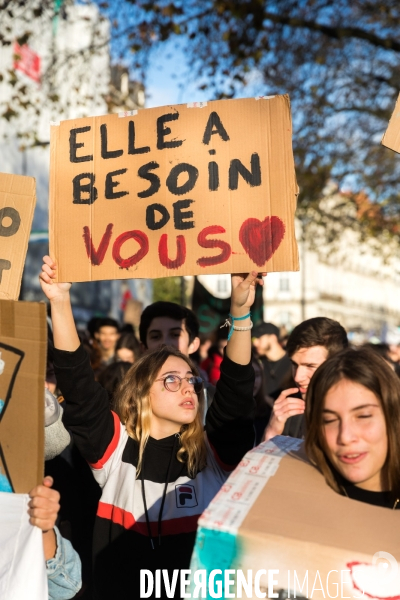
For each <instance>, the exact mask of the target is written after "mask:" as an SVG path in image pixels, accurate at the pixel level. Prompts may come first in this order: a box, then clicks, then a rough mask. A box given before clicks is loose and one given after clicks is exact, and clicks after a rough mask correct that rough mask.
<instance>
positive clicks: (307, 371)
mask: <svg viewBox="0 0 400 600" xmlns="http://www.w3.org/2000/svg"><path fill="white" fill-rule="evenodd" d="M327 358H328V350H327V349H326V348H325V347H324V346H311V348H300V350H297V352H295V353H294V354H293V355H292V356H291V357H290V360H291V363H292V368H293V378H294V380H295V382H296V384H297V386H298V388H299V390H300V393H301V395H302V397H303V400H305V398H306V393H307V388H308V385H309V383H310V381H311V377H312V376H313V375H314V373H315V371H316V370H317V369H318V367H319V366H320V365H322V363H323V362H325V361H326V359H327Z"/></svg>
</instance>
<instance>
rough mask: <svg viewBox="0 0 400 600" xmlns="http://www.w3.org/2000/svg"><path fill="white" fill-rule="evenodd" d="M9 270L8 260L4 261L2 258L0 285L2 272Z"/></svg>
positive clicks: (0, 260)
mask: <svg viewBox="0 0 400 600" xmlns="http://www.w3.org/2000/svg"><path fill="white" fill-rule="evenodd" d="M10 269H11V263H10V261H9V260H5V259H4V258H0V283H1V279H2V277H3V271H9V270H10Z"/></svg>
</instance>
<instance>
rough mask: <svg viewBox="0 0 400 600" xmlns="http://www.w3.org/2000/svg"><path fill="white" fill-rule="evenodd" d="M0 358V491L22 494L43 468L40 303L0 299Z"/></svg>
mask: <svg viewBox="0 0 400 600" xmlns="http://www.w3.org/2000/svg"><path fill="white" fill-rule="evenodd" d="M0 353H1V354H0V489H1V490H2V491H13V492H18V493H26V492H29V491H30V490H31V489H32V488H33V487H34V486H35V485H37V484H38V483H40V482H41V480H42V478H43V469H44V454H43V453H44V447H43V446H44V381H45V372H46V353H47V322H46V305H45V304H44V303H41V302H13V301H12V300H0ZM7 487H8V488H9V490H7Z"/></svg>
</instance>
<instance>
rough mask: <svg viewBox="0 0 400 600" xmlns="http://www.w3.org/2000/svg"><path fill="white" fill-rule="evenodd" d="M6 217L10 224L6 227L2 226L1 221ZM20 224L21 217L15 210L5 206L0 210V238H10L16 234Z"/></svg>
mask: <svg viewBox="0 0 400 600" xmlns="http://www.w3.org/2000/svg"><path fill="white" fill-rule="evenodd" d="M6 217H8V218H9V219H11V223H10V224H9V226H8V227H6V226H5V225H3V219H5V218H6ZM20 224H21V217H20V216H19V212H18V211H17V210H15V208H11V206H5V207H4V208H2V209H1V210H0V236H1V237H11V236H12V235H14V234H15V233H17V231H18V229H19V226H20Z"/></svg>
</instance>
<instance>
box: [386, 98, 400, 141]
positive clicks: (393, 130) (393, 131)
mask: <svg viewBox="0 0 400 600" xmlns="http://www.w3.org/2000/svg"><path fill="white" fill-rule="evenodd" d="M381 143H382V145H383V146H386V148H390V150H394V151H395V152H400V94H399V96H398V98H397V102H396V106H395V107H394V111H393V113H392V116H391V117H390V121H389V125H388V128H387V129H386V131H385V133H384V135H383V138H382V142H381Z"/></svg>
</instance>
